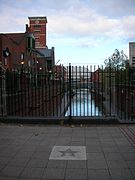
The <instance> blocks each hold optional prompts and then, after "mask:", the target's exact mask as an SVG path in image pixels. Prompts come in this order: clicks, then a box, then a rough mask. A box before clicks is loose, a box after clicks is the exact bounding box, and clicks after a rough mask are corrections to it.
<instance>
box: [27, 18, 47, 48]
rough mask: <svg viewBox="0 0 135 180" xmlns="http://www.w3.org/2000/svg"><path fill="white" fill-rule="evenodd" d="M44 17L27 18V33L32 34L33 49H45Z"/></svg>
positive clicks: (45, 21) (45, 19)
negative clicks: (33, 40)
mask: <svg viewBox="0 0 135 180" xmlns="http://www.w3.org/2000/svg"><path fill="white" fill-rule="evenodd" d="M46 23H47V18H46V17H29V32H31V33H33V34H34V37H35V48H46V47H47V45H46Z"/></svg>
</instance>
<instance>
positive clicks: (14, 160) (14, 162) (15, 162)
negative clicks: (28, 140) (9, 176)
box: [8, 157, 30, 167]
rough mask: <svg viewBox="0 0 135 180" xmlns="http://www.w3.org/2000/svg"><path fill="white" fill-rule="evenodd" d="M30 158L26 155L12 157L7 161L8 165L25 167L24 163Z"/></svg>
mask: <svg viewBox="0 0 135 180" xmlns="http://www.w3.org/2000/svg"><path fill="white" fill-rule="evenodd" d="M29 159H30V158H28V157H25V158H24V157H19V158H18V157H14V158H12V159H11V160H10V161H9V162H8V165H9V166H18V167H19V166H21V167H25V166H26V164H27V163H28V161H29Z"/></svg>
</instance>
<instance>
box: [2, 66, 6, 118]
mask: <svg viewBox="0 0 135 180" xmlns="http://www.w3.org/2000/svg"><path fill="white" fill-rule="evenodd" d="M6 115H7V111H6V89H5V70H4V69H3V68H2V66H0V116H6Z"/></svg>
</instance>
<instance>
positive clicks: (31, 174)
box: [20, 167, 44, 179]
mask: <svg viewBox="0 0 135 180" xmlns="http://www.w3.org/2000/svg"><path fill="white" fill-rule="evenodd" d="M43 172H44V168H35V167H29V168H27V167H26V168H25V169H23V171H22V172H21V174H20V177H23V178H24V177H25V178H27V179H29V178H41V176H42V174H43Z"/></svg>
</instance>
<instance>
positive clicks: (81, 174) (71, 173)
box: [65, 169, 88, 180]
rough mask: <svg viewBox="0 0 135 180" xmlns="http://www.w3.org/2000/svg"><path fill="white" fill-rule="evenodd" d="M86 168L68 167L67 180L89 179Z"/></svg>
mask: <svg viewBox="0 0 135 180" xmlns="http://www.w3.org/2000/svg"><path fill="white" fill-rule="evenodd" d="M87 178H88V175H87V170H86V169H66V175H65V180H73V179H74V180H87Z"/></svg>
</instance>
